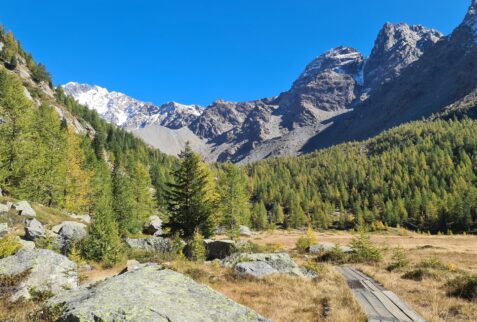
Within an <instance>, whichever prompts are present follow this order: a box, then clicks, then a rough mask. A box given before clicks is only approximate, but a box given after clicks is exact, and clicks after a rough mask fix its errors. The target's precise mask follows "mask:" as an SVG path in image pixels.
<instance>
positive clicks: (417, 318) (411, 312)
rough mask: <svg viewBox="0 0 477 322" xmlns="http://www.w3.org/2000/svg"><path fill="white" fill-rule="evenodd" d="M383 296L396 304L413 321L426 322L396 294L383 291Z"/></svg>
mask: <svg viewBox="0 0 477 322" xmlns="http://www.w3.org/2000/svg"><path fill="white" fill-rule="evenodd" d="M383 294H384V295H386V296H387V297H388V298H389V299H390V300H391V301H392V302H393V303H394V304H396V305H397V306H399V308H400V309H401V310H402V311H403V312H404V313H406V315H407V316H409V317H410V318H411V319H412V321H415V322H426V320H424V318H423V317H421V316H420V315H419V314H417V313H416V312H415V311H414V310H413V309H411V308H410V307H409V306H408V305H407V304H406V303H404V302H403V301H402V300H401V299H400V298H399V297H398V296H397V295H396V294H394V293H393V292H391V291H388V290H386V291H383Z"/></svg>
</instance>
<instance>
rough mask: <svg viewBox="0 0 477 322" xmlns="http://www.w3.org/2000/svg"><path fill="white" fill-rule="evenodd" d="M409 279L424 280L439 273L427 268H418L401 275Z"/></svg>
mask: <svg viewBox="0 0 477 322" xmlns="http://www.w3.org/2000/svg"><path fill="white" fill-rule="evenodd" d="M401 277H402V278H404V279H407V280H413V281H418V282H419V281H422V280H423V279H424V278H433V279H436V278H437V274H436V273H435V272H433V271H431V270H429V269H427V268H416V269H413V270H411V271H409V272H406V273H405V274H404V275H403V276H401Z"/></svg>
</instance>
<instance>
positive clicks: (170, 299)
mask: <svg viewBox="0 0 477 322" xmlns="http://www.w3.org/2000/svg"><path fill="white" fill-rule="evenodd" d="M125 295H127V296H125ZM47 305H49V306H50V307H58V308H62V309H63V312H62V314H61V316H60V318H59V320H58V321H82V322H94V321H103V322H112V321H131V322H136V321H137V322H139V321H140V322H149V321H151V322H152V321H154V322H170V321H175V322H176V321H177V322H179V321H188V322H196V321H197V322H199V321H211V322H213V321H217V322H218V321H220V322H222V321H244V322H245V321H267V320H265V319H264V318H262V317H261V316H259V315H258V314H257V313H256V312H254V311H253V310H251V309H249V308H247V307H245V306H242V305H240V304H238V303H235V302H234V301H232V300H231V299H229V298H227V297H226V296H224V295H222V294H220V293H218V292H216V291H214V290H212V289H211V288H209V287H208V286H205V285H201V284H198V283H196V282H194V281H193V280H192V279H191V278H189V277H186V276H184V275H182V274H179V273H176V272H174V271H171V270H167V269H165V270H161V268H160V267H159V266H158V265H154V264H150V265H145V266H142V267H140V268H138V269H135V270H133V271H130V272H126V273H124V274H121V275H118V276H115V277H113V278H109V279H107V280H104V281H102V282H99V283H98V284H96V285H94V286H89V287H86V286H84V287H80V288H78V289H76V290H72V291H70V292H67V293H64V294H62V295H61V296H56V297H53V298H52V299H50V300H49V301H48V304H47Z"/></svg>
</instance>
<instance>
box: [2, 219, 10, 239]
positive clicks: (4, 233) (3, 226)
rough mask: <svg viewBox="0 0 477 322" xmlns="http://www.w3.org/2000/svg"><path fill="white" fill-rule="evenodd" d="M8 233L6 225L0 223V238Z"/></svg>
mask: <svg viewBox="0 0 477 322" xmlns="http://www.w3.org/2000/svg"><path fill="white" fill-rule="evenodd" d="M9 233H10V228H8V224H6V223H1V224H0V238H1V237H5V236H6V235H8V234H9Z"/></svg>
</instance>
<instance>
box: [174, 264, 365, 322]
mask: <svg viewBox="0 0 477 322" xmlns="http://www.w3.org/2000/svg"><path fill="white" fill-rule="evenodd" d="M170 267H171V268H172V269H174V270H176V271H179V272H182V273H184V274H187V275H190V276H191V277H192V278H194V279H195V280H196V281H197V282H200V283H204V284H207V285H209V286H210V287H212V288H213V289H215V290H216V291H218V292H220V293H222V294H224V295H226V296H228V297H229V298H231V299H233V300H234V301H236V302H238V303H240V304H243V305H245V306H248V307H250V308H252V309H254V310H255V311H256V312H258V313H259V314H261V315H262V316H264V317H266V318H268V319H271V320H272V321H275V322H282V321H283V322H285V321H287V322H288V321H331V322H347V321H349V322H358V321H365V320H366V317H365V316H364V315H363V313H362V312H361V309H360V307H359V305H358V304H357V303H356V302H355V301H354V299H353V296H352V294H351V292H350V290H349V289H348V287H347V286H346V284H345V283H344V281H343V279H342V278H341V276H340V275H339V274H338V273H337V272H336V271H335V270H334V268H333V267H332V266H331V265H326V264H325V265H323V266H322V269H321V271H320V275H319V278H317V279H315V280H310V279H304V278H300V277H294V276H289V275H275V276H269V277H266V278H263V279H251V278H240V277H237V276H235V275H234V274H233V272H232V271H231V270H230V269H225V268H219V267H217V266H215V267H214V265H204V264H198V263H191V262H186V261H175V262H172V263H170Z"/></svg>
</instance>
